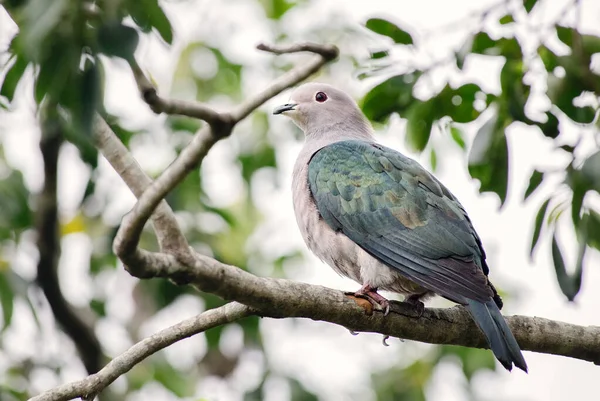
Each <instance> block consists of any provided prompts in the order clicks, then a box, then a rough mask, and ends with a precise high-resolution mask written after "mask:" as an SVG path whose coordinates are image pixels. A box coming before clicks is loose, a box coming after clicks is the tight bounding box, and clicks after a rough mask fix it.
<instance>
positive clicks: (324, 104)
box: [273, 82, 367, 136]
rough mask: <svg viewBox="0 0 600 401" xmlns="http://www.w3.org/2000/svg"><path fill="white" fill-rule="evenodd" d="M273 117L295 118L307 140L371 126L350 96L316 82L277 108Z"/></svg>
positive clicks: (296, 91) (306, 85) (298, 89)
mask: <svg viewBox="0 0 600 401" xmlns="http://www.w3.org/2000/svg"><path fill="white" fill-rule="evenodd" d="M273 114H283V115H285V116H287V117H289V118H291V119H292V121H294V123H296V125H297V126H298V127H300V129H301V130H302V131H304V133H305V134H306V135H307V136H309V135H311V134H313V133H316V132H321V131H323V130H326V129H327V128H329V127H332V126H335V125H348V124H350V123H353V124H358V125H360V126H363V125H365V124H367V123H366V121H365V118H364V116H363V114H362V112H361V111H360V109H359V108H358V106H357V105H356V102H354V100H353V99H352V98H351V97H350V96H348V95H347V94H346V93H344V92H343V91H341V90H339V89H336V88H334V87H333V86H331V85H327V84H322V83H316V82H311V83H307V84H304V85H301V86H299V87H298V88H296V89H295V90H294V92H293V93H292V96H291V97H290V101H289V102H288V103H286V104H283V105H281V106H278V107H276V108H275V109H274V110H273Z"/></svg>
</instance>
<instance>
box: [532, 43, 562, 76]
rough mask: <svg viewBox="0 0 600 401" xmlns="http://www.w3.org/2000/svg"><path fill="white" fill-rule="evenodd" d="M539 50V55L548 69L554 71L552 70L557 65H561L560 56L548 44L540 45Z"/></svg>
mask: <svg viewBox="0 0 600 401" xmlns="http://www.w3.org/2000/svg"><path fill="white" fill-rule="evenodd" d="M537 52H538V55H539V56H540V59H541V60H542V62H543V63H544V67H545V68H546V71H548V72H552V71H554V69H555V68H556V67H558V66H559V62H558V56H557V55H556V54H555V53H554V52H553V51H552V50H550V49H548V48H547V47H546V46H543V45H542V46H540V47H538V50H537Z"/></svg>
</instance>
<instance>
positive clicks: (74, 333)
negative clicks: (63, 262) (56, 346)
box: [36, 107, 103, 373]
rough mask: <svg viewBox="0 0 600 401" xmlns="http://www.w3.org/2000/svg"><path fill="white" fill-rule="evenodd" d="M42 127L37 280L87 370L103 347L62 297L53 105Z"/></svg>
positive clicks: (57, 132)
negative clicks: (42, 172) (41, 182)
mask: <svg viewBox="0 0 600 401" xmlns="http://www.w3.org/2000/svg"><path fill="white" fill-rule="evenodd" d="M47 111H48V114H49V115H48V116H47V117H46V119H45V121H44V123H43V127H42V138H41V140H40V150H41V152H42V158H43V162H44V187H43V189H42V192H41V193H40V195H39V196H38V198H37V205H36V206H37V210H36V218H37V222H36V229H37V235H38V238H37V247H38V251H39V258H40V259H39V262H38V265H37V283H38V285H39V286H40V287H41V288H42V290H43V291H44V295H45V296H46V299H47V300H48V303H49V304H50V308H51V309H52V313H53V314H54V317H55V318H56V321H57V322H58V324H59V325H60V326H61V328H62V329H63V330H64V332H65V333H66V334H67V335H68V336H69V337H70V338H71V340H72V341H73V342H74V343H75V346H76V347H77V351H78V352H79V354H80V355H81V359H82V361H83V364H84V365H85V368H86V370H87V371H88V373H94V372H97V371H98V370H99V369H100V367H101V366H102V365H101V363H102V357H103V354H102V348H101V347H100V343H99V342H98V339H97V338H96V336H95V335H94V331H93V330H92V328H91V327H89V326H88V325H87V324H86V323H85V322H83V321H82V320H81V319H80V317H79V316H78V315H77V314H76V313H75V311H74V310H73V308H72V307H71V305H69V303H68V302H67V300H66V299H65V298H64V296H63V294H62V292H61V290H60V284H59V281H58V261H59V259H60V237H59V230H58V205H57V194H56V185H57V180H58V175H57V173H58V153H59V151H60V147H61V145H62V142H63V133H62V127H61V126H60V122H59V121H58V118H57V116H56V115H55V114H54V113H55V110H52V107H48V108H47Z"/></svg>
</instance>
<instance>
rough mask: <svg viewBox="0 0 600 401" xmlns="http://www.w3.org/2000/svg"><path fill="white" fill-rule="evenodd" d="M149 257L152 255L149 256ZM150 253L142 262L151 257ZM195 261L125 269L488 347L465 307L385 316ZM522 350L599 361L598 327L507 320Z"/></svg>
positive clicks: (399, 308)
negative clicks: (186, 263) (184, 263)
mask: <svg viewBox="0 0 600 401" xmlns="http://www.w3.org/2000/svg"><path fill="white" fill-rule="evenodd" d="M147 256H150V255H147ZM151 259H152V258H151V257H148V258H147V259H146V261H148V260H151ZM195 259H196V261H195V264H194V265H192V266H186V265H180V264H177V263H176V262H175V259H174V258H171V259H169V260H170V261H172V262H173V264H172V265H169V263H170V262H169V261H167V260H166V259H164V258H162V259H161V263H160V264H159V263H157V264H155V265H145V266H141V265H137V266H136V268H135V269H132V268H131V267H129V268H128V271H129V272H130V273H131V274H132V275H134V276H137V277H149V276H154V277H165V278H170V279H172V280H174V281H175V282H178V283H180V284H184V283H190V284H192V285H194V286H195V287H196V288H198V289H200V290H202V291H206V292H211V293H213V294H217V295H219V296H221V297H223V298H224V299H227V300H236V301H238V302H242V303H244V304H246V305H249V306H251V307H253V308H255V309H256V310H257V313H258V314H260V315H261V316H268V317H274V318H283V317H303V318H309V319H313V320H323V321H327V322H330V323H335V324H339V325H341V326H344V327H347V328H348V329H350V330H353V331H366V332H377V333H382V334H385V335H390V336H394V337H399V338H404V339H407V340H415V341H420V342H426V343H431V344H453V345H462V346H465V347H476V348H488V344H487V341H486V340H485V338H484V337H483V334H482V333H481V331H480V330H479V329H478V328H477V326H476V325H475V323H474V322H473V319H472V318H471V316H470V315H469V313H468V312H467V311H466V310H465V309H464V308H463V307H459V306H457V307H454V308H447V309H426V310H425V312H424V313H423V316H421V317H420V318H415V317H414V309H413V308H412V307H411V306H409V305H406V304H404V303H394V307H393V308H392V312H395V313H391V314H390V315H388V316H383V314H382V313H374V314H371V315H370V316H369V315H367V314H365V310H364V309H362V308H361V307H359V306H358V305H357V304H356V303H355V302H353V301H352V300H350V299H349V298H348V297H346V296H344V294H343V293H342V292H340V291H335V290H331V289H329V288H325V287H321V286H315V285H310V284H305V283H299V282H294V281H291V280H283V279H274V278H264V277H257V276H254V275H252V274H250V273H248V272H246V271H244V270H242V269H239V268H237V267H234V266H229V265H225V264H222V263H219V262H218V261H216V260H214V259H212V258H209V257H207V256H203V255H200V254H196V258H195ZM506 320H507V321H508V324H509V326H510V328H511V330H512V332H513V334H514V335H515V337H516V339H517V341H518V342H519V345H520V346H521V348H522V349H523V350H528V351H534V352H540V353H545V354H554V355H562V356H568V357H572V358H577V359H583V360H586V361H590V362H594V363H595V364H600V327H597V326H588V327H584V326H578V325H574V324H569V323H564V322H559V321H553V320H548V319H543V318H537V317H527V316H509V317H507V319H506Z"/></svg>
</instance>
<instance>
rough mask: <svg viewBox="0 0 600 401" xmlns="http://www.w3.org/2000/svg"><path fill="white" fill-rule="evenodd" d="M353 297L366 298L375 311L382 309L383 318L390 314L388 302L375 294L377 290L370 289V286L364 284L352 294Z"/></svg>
mask: <svg viewBox="0 0 600 401" xmlns="http://www.w3.org/2000/svg"><path fill="white" fill-rule="evenodd" d="M354 296H356V297H362V298H366V299H367V300H368V301H369V302H371V305H373V308H375V309H383V315H384V316H387V314H388V313H390V301H388V300H387V299H386V298H385V297H384V296H382V295H380V294H379V293H378V292H377V288H372V287H371V286H370V285H368V284H365V285H363V286H362V287H360V290H358V291H356V292H355V293H354Z"/></svg>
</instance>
